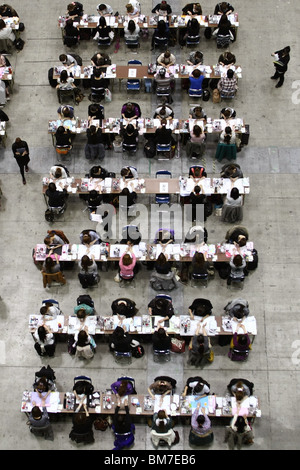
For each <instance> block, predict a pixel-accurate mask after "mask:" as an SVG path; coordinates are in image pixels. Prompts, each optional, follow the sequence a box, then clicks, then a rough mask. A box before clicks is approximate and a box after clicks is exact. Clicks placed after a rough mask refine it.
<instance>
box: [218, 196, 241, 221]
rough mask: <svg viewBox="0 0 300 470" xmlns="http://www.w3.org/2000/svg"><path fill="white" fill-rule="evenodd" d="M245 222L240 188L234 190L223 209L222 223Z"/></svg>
mask: <svg viewBox="0 0 300 470" xmlns="http://www.w3.org/2000/svg"><path fill="white" fill-rule="evenodd" d="M242 220H243V196H241V195H240V192H239V190H238V188H232V189H231V190H230V191H229V192H228V194H227V196H226V198H225V200H224V204H223V207H222V221H223V222H228V223H234V222H239V221H242Z"/></svg>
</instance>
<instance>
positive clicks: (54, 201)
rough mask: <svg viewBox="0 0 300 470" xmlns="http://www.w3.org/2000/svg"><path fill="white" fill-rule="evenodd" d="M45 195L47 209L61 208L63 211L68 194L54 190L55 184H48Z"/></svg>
mask: <svg viewBox="0 0 300 470" xmlns="http://www.w3.org/2000/svg"><path fill="white" fill-rule="evenodd" d="M45 194H46V196H47V197H48V206H49V207H62V211H63V210H64V206H65V203H66V199H67V197H68V193H67V191H66V190H65V189H63V190H62V191H58V190H57V189H56V184H55V183H53V182H51V183H49V185H48V189H47V190H46V193H45Z"/></svg>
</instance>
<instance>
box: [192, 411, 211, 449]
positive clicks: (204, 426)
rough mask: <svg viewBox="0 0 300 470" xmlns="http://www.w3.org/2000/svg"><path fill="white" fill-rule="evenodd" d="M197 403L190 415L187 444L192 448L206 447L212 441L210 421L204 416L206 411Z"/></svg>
mask: <svg viewBox="0 0 300 470" xmlns="http://www.w3.org/2000/svg"><path fill="white" fill-rule="evenodd" d="M200 407H201V403H198V405H197V406H196V408H195V410H194V411H193V414H192V419H191V429H190V433H189V444H190V445H192V446H206V445H208V444H211V443H212V442H213V440H214V434H213V431H212V426H211V421H210V419H209V417H208V416H207V414H206V409H205V408H204V407H203V408H201V409H200Z"/></svg>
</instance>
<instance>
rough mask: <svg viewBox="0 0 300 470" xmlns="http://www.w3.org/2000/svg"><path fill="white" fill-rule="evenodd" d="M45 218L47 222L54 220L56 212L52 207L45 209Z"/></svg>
mask: <svg viewBox="0 0 300 470" xmlns="http://www.w3.org/2000/svg"><path fill="white" fill-rule="evenodd" d="M45 220H46V221H47V222H54V214H53V212H52V211H51V210H50V209H46V211H45Z"/></svg>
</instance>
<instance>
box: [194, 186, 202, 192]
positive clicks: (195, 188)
mask: <svg viewBox="0 0 300 470" xmlns="http://www.w3.org/2000/svg"><path fill="white" fill-rule="evenodd" d="M194 191H195V193H196V194H200V193H201V188H200V186H198V185H197V186H195V187H194Z"/></svg>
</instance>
